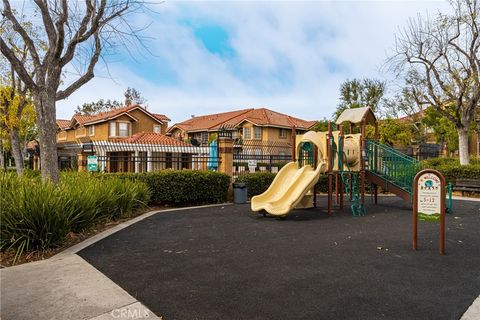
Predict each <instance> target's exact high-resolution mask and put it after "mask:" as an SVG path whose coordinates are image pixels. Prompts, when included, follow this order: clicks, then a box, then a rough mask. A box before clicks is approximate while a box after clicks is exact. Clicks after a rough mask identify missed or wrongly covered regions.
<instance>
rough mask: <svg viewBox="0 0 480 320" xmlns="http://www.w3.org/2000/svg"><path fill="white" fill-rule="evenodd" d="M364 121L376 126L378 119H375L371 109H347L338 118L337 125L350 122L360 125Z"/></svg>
mask: <svg viewBox="0 0 480 320" xmlns="http://www.w3.org/2000/svg"><path fill="white" fill-rule="evenodd" d="M364 120H365V123H366V124H375V122H377V119H376V118H375V115H374V114H373V111H372V109H370V107H363V108H353V109H346V110H344V111H343V112H342V114H341V115H340V116H339V117H338V119H337V122H336V123H337V124H342V123H343V122H347V121H348V122H350V123H353V124H359V123H361V122H362V121H364Z"/></svg>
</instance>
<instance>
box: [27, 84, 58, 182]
mask: <svg viewBox="0 0 480 320" xmlns="http://www.w3.org/2000/svg"><path fill="white" fill-rule="evenodd" d="M33 101H34V104H35V109H36V113H37V124H38V135H39V146H40V168H41V172H42V178H43V179H48V180H51V181H52V182H54V183H58V179H59V170H58V156H57V135H56V132H57V125H56V106H55V91H53V92H49V91H48V90H42V91H40V92H37V93H35V94H34V97H33Z"/></svg>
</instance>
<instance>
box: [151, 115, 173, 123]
mask: <svg viewBox="0 0 480 320" xmlns="http://www.w3.org/2000/svg"><path fill="white" fill-rule="evenodd" d="M152 114H153V115H154V116H155V118H157V119H160V120H162V121H163V122H168V121H172V120H171V119H170V118H169V117H167V116H166V115H164V114H159V113H152Z"/></svg>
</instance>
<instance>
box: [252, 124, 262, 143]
mask: <svg viewBox="0 0 480 320" xmlns="http://www.w3.org/2000/svg"><path fill="white" fill-rule="evenodd" d="M253 139H256V140H260V139H262V128H260V127H253Z"/></svg>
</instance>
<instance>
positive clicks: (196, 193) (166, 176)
mask: <svg viewBox="0 0 480 320" xmlns="http://www.w3.org/2000/svg"><path fill="white" fill-rule="evenodd" d="M101 176H107V177H108V176H114V177H118V178H121V179H127V180H133V181H141V182H144V183H145V184H146V185H147V186H148V188H149V189H150V192H151V203H152V204H157V205H165V204H173V205H189V204H209V203H221V202H225V201H226V200H227V193H228V188H229V186H230V183H231V179H230V176H228V175H227V174H224V173H219V172H214V171H193V170H181V171H175V170H162V171H156V172H146V173H109V174H102V175H101Z"/></svg>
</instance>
